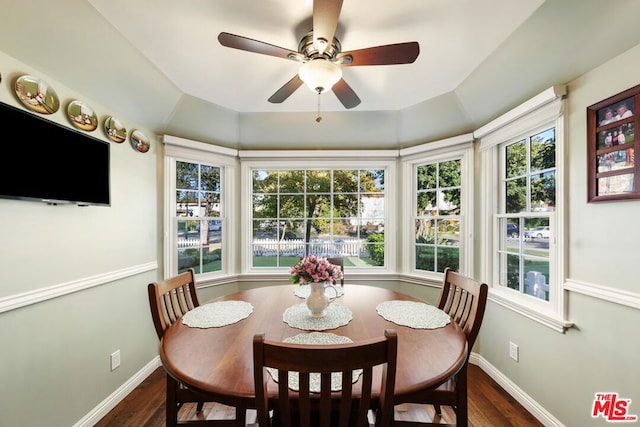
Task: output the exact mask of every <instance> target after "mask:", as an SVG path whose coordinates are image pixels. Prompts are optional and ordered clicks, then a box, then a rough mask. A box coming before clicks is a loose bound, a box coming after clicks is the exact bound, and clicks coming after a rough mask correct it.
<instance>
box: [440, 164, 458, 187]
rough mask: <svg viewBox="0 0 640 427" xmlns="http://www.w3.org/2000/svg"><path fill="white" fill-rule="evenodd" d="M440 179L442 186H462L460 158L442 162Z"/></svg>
mask: <svg viewBox="0 0 640 427" xmlns="http://www.w3.org/2000/svg"><path fill="white" fill-rule="evenodd" d="M438 180H439V186H440V187H454V186H455V187H457V186H460V183H461V182H460V160H452V161H450V162H443V163H440V167H439V171H438Z"/></svg>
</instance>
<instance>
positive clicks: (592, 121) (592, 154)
mask: <svg viewBox="0 0 640 427" xmlns="http://www.w3.org/2000/svg"><path fill="white" fill-rule="evenodd" d="M638 129H640V85H638V86H635V87H632V88H630V89H627V90H625V91H623V92H620V93H618V94H616V95H613V96H610V97H609V98H607V99H603V100H602V101H600V102H597V103H595V104H593V105H590V106H589V107H587V144H588V145H587V174H588V180H589V182H588V199H587V202H589V203H591V202H604V201H615V200H638V199H640V161H638V162H636V155H637V154H638V152H640V139H639V138H638V136H636V130H638Z"/></svg>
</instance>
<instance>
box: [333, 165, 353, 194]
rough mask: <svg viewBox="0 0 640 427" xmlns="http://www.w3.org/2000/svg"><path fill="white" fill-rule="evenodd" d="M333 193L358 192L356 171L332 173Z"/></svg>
mask: <svg viewBox="0 0 640 427" xmlns="http://www.w3.org/2000/svg"><path fill="white" fill-rule="evenodd" d="M333 191H334V192H336V193H355V192H357V191H358V171H354V170H351V171H349V170H343V171H342V170H338V171H334V172H333Z"/></svg>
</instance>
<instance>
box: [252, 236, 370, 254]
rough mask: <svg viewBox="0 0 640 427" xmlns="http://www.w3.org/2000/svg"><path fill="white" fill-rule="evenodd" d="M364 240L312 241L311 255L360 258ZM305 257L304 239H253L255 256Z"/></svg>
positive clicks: (364, 248)
mask: <svg viewBox="0 0 640 427" xmlns="http://www.w3.org/2000/svg"><path fill="white" fill-rule="evenodd" d="M363 242H364V240H362V239H343V240H339V241H331V240H312V241H311V242H309V254H316V255H322V256H327V257H332V256H358V255H360V254H361V253H363V252H364V251H366V246H365V245H364V244H363ZM278 253H279V254H280V256H300V257H302V256H304V255H305V242H304V240H303V239H286V240H278V239H253V255H254V256H276V255H277V254H278Z"/></svg>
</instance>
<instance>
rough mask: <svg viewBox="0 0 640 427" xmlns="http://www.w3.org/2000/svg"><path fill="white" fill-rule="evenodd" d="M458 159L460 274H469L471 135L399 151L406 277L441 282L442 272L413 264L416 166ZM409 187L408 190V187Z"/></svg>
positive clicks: (403, 269) (471, 207)
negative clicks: (460, 205)
mask: <svg viewBox="0 0 640 427" xmlns="http://www.w3.org/2000/svg"><path fill="white" fill-rule="evenodd" d="M455 159H460V161H461V189H462V199H461V204H462V206H463V207H464V210H463V212H462V214H461V215H460V230H461V235H463V236H464V238H463V239H461V240H460V269H459V270H460V273H462V274H467V275H473V253H474V251H473V242H474V238H473V217H474V215H473V200H474V196H473V193H474V191H473V190H474V185H473V182H474V159H473V134H470V133H469V134H466V135H460V136H456V137H453V138H448V139H444V140H441V141H435V142H430V143H427V144H422V145H419V146H416V147H411V148H407V149H403V150H400V162H401V164H402V181H401V182H402V185H403V191H401V194H402V196H403V197H402V212H404V217H405V218H407V220H406V221H402V230H401V233H402V241H403V244H402V256H401V259H402V264H401V269H402V271H403V272H405V275H406V276H407V277H414V278H421V279H424V278H426V279H429V280H432V281H436V282H441V281H442V273H435V272H429V271H422V270H416V269H415V268H414V266H415V244H414V242H415V229H414V224H413V221H412V220H410V219H411V218H413V216H414V214H413V212H414V209H415V207H414V202H415V198H416V191H417V190H416V188H415V175H414V169H415V167H416V165H420V164H424V163H432V162H443V161H447V160H455ZM409 188H410V189H411V190H410V191H409V190H408V189H409Z"/></svg>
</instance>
